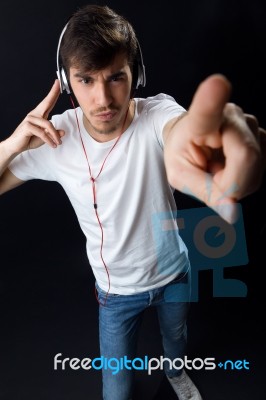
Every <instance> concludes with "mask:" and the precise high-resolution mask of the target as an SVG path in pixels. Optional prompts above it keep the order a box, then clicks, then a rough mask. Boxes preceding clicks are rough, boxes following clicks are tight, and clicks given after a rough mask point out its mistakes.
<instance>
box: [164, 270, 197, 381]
mask: <svg viewBox="0 0 266 400" xmlns="http://www.w3.org/2000/svg"><path fill="white" fill-rule="evenodd" d="M189 279H190V275H189V273H188V274H186V275H185V277H183V278H182V279H179V280H178V279H177V280H174V281H173V282H171V283H170V284H169V285H166V287H165V288H164V292H167V293H169V292H171V293H174V295H173V296H171V297H169V296H167V301H165V298H164V296H163V297H162V299H163V300H162V301H161V302H160V303H159V304H158V305H157V313H158V319H159V324H160V331H161V335H162V342H163V349H164V357H165V358H169V359H170V360H174V359H176V358H179V359H182V360H183V359H184V356H185V354H186V343H187V327H186V320H187V314H188V310H189V295H190V282H189ZM169 289H170V290H169ZM171 299H172V300H173V301H171ZM178 299H180V301H178ZM185 299H187V301H184V300H185ZM169 367H170V365H169V363H168V362H165V363H164V370H165V373H166V375H167V376H169V377H173V376H178V375H180V374H181V372H182V369H181V368H180V370H178V369H171V368H169Z"/></svg>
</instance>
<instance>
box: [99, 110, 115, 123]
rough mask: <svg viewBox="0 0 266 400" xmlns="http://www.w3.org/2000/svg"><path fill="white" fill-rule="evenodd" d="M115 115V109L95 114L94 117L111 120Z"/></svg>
mask: <svg viewBox="0 0 266 400" xmlns="http://www.w3.org/2000/svg"><path fill="white" fill-rule="evenodd" d="M115 116H116V111H110V112H106V113H101V114H96V115H95V118H97V119H99V120H101V121H111V120H112V119H113V118H114V117H115Z"/></svg>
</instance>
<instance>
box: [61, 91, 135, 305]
mask: <svg viewBox="0 0 266 400" xmlns="http://www.w3.org/2000/svg"><path fill="white" fill-rule="evenodd" d="M69 97H70V100H71V103H72V106H73V108H74V111H75V116H76V121H77V126H78V131H79V136H80V140H81V144H82V148H83V151H84V154H85V157H86V160H87V164H88V168H89V175H90V181H91V184H92V194H93V206H94V211H95V215H96V218H97V221H98V224H99V227H100V229H101V246H100V257H101V260H102V263H103V265H104V268H105V271H106V274H107V277H108V291H107V293H106V296H105V301H104V303H101V302H100V301H99V299H98V295H97V292H96V288H95V296H96V299H97V301H98V303H99V304H100V305H102V306H105V304H106V301H107V297H108V294H109V291H110V286H111V284H110V274H109V271H108V267H107V265H106V263H105V261H104V258H103V242H104V233H103V226H102V223H101V220H100V217H99V214H98V210H97V196H96V185H95V181H96V179H97V178H99V176H100V175H101V173H102V170H103V167H104V165H105V162H106V160H107V158H108V157H109V155H110V153H111V152H112V150H113V149H114V148H115V146H116V145H117V143H118V141H119V139H120V138H121V136H122V133H123V129H124V126H125V123H126V119H127V115H128V110H129V107H128V109H127V112H126V115H125V119H124V122H123V126H122V129H121V133H120V134H119V136H118V138H117V139H116V141H115V143H114V145H113V146H112V147H111V149H110V151H109V152H108V153H107V155H106V157H105V159H104V161H103V163H102V166H101V168H100V170H99V173H98V175H97V176H96V178H93V176H92V172H91V167H90V163H89V158H88V155H87V151H86V148H85V145H84V142H83V139H82V136H81V130H80V125H79V120H78V116H77V110H76V107H75V104H74V101H73V99H72V97H71V95H70V96H69Z"/></svg>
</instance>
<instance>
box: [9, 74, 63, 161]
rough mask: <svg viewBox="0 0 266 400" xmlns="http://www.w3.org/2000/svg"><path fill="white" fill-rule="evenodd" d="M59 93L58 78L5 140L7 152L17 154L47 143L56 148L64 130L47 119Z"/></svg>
mask: <svg viewBox="0 0 266 400" xmlns="http://www.w3.org/2000/svg"><path fill="white" fill-rule="evenodd" d="M59 95H60V86H59V81H58V79H56V80H55V82H54V84H53V86H52V88H51V90H50V92H49V93H48V94H47V96H46V97H45V98H44V99H43V100H42V101H41V102H40V103H39V104H38V105H37V107H36V108H35V109H34V110H32V111H31V112H30V113H29V114H28V115H27V116H26V118H25V119H24V120H23V121H22V122H21V124H20V125H19V126H18V127H17V128H16V130H15V131H14V133H13V134H12V135H11V136H10V137H9V138H8V139H6V141H5V146H6V148H8V152H9V153H12V154H19V153H22V152H23V151H25V150H30V149H36V148H37V147H40V146H42V145H43V144H44V143H47V144H48V145H49V146H51V147H53V148H56V147H57V146H58V145H60V144H61V143H62V142H61V137H62V136H64V134H65V133H64V131H62V130H56V129H55V128H54V126H53V124H52V123H51V122H50V121H48V116H49V113H50V112H51V111H52V109H53V108H54V106H55V104H56V102H57V100H58V97H59Z"/></svg>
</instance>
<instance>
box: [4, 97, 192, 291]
mask: <svg viewBox="0 0 266 400" xmlns="http://www.w3.org/2000/svg"><path fill="white" fill-rule="evenodd" d="M135 102H136V107H135V115H134V119H133V121H132V123H131V124H130V126H129V127H128V128H127V130H126V131H125V132H124V133H123V134H122V136H121V138H120V140H119V142H118V143H117V145H116V146H115V148H114V149H113V150H112V152H111V153H110V154H109V156H108V158H107V160H106V162H105V165H104V168H103V170H102V172H101V174H100V176H99V178H98V179H97V180H96V195H97V210H98V214H99V218H100V221H101V224H102V227H103V233H104V239H103V247H102V257H103V259H104V262H105V264H106V267H107V269H108V272H109V280H108V274H107V272H106V269H105V267H104V264H103V261H102V258H101V253H100V249H101V237H102V236H101V229H100V226H99V223H98V221H97V218H96V215H95V210H94V205H93V194H92V185H91V181H90V175H89V169H88V163H87V160H86V156H85V153H84V150H83V147H82V143H81V138H80V134H81V136H82V139H83V142H84V145H85V148H86V153H87V156H88V159H89V164H90V167H91V171H92V176H93V177H96V176H97V175H98V173H99V170H100V168H101V166H102V163H103V161H104V159H105V157H106V155H107V154H108V152H109V151H110V149H111V147H112V146H113V145H114V143H115V141H116V139H114V140H111V141H108V142H104V143H99V142H97V141H95V140H94V139H93V138H92V137H91V136H90V135H89V134H88V132H87V131H86V130H85V128H84V126H83V122H82V121H83V119H82V111H81V109H80V108H79V107H78V108H77V109H76V112H77V117H78V121H79V126H80V133H79V129H78V124H77V120H76V115H75V110H74V109H71V110H67V111H65V112H64V113H63V114H61V115H54V116H53V117H52V118H51V121H52V123H53V124H54V126H55V128H56V129H59V128H60V129H63V130H64V131H65V136H64V137H63V139H62V141H63V144H62V145H61V146H58V147H57V148H56V149H53V148H51V147H50V146H48V145H46V144H45V145H43V146H41V147H39V148H38V149H34V150H29V151H26V152H23V153H22V154H20V155H18V156H17V157H16V158H15V159H14V160H13V161H12V163H11V164H10V165H9V168H10V170H11V171H12V173H13V174H14V175H16V176H17V177H18V178H19V179H21V180H24V181H27V180H30V179H43V180H48V181H57V182H58V183H59V184H61V185H62V187H63V188H64V190H65V192H66V194H67V196H68V198H69V200H70V202H71V204H72V206H73V208H74V210H75V212H76V215H77V218H78V221H79V224H80V227H81V229H82V231H83V232H84V234H85V236H86V239H87V241H86V243H87V245H86V248H87V254H88V258H89V262H90V265H91V267H92V269H93V273H94V275H95V278H96V280H97V283H98V285H99V286H100V288H101V289H102V290H105V291H108V288H109V283H110V293H117V294H133V293H139V292H143V291H147V290H151V289H154V288H156V287H160V286H163V285H165V284H167V283H168V282H170V281H171V280H172V279H173V278H174V277H176V276H177V275H178V274H179V273H180V272H185V271H186V269H187V267H188V263H187V248H186V246H185V245H184V243H183V241H182V239H181V237H180V236H179V234H178V229H177V226H176V225H175V227H174V229H170V230H169V229H165V228H164V222H165V220H168V221H169V220H171V219H172V220H174V217H173V211H175V210H176V204H175V199H174V196H173V189H172V188H171V187H170V185H169V184H168V182H167V178H166V172H165V167H164V159H163V138H162V131H163V127H164V126H165V124H166V123H167V121H169V120H170V119H171V118H173V117H175V116H178V115H180V114H181V113H183V112H184V108H183V107H181V106H179V105H178V104H177V103H176V102H175V100H174V99H173V98H172V97H171V96H168V95H166V94H159V95H157V96H154V97H148V98H146V99H143V98H136V99H135Z"/></svg>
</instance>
